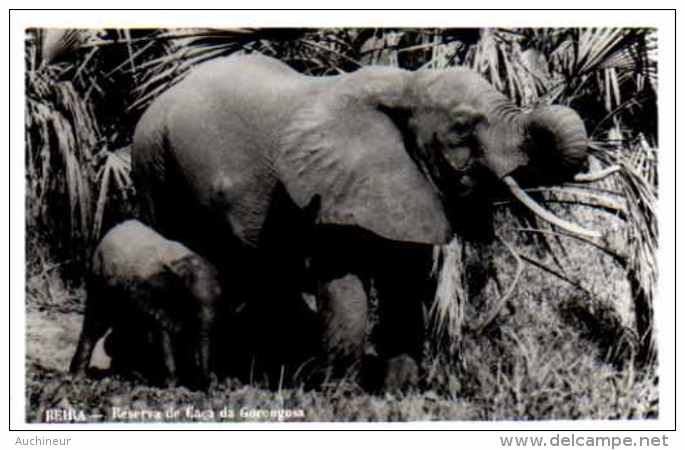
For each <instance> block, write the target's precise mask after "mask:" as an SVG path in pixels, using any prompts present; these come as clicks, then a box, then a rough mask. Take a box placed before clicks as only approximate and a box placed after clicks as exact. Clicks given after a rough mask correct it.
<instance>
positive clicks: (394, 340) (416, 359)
mask: <svg viewBox="0 0 685 450" xmlns="http://www.w3.org/2000/svg"><path fill="white" fill-rule="evenodd" d="M430 264H431V253H430V250H429V249H418V250H417V251H402V252H390V255H388V258H383V261H381V262H379V264H378V266H377V270H376V272H375V276H374V281H375V287H376V291H377V294H378V301H379V305H378V306H379V323H378V326H377V333H376V335H377V350H378V353H379V356H380V358H381V360H382V361H383V362H384V369H385V372H384V374H383V376H382V377H383V378H382V379H383V381H382V383H383V386H384V388H385V389H386V390H402V389H406V388H411V387H414V386H416V385H417V384H418V380H419V366H420V363H421V359H422V355H423V347H424V337H425V321H424V314H423V302H424V301H425V300H426V299H428V298H430V296H431V295H432V292H433V288H434V282H432V281H431V280H430V277H429V273H430Z"/></svg>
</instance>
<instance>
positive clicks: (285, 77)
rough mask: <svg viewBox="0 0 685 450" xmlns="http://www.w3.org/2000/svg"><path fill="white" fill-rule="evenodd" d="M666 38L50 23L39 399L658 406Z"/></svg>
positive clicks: (330, 415) (34, 287) (269, 408)
mask: <svg viewBox="0 0 685 450" xmlns="http://www.w3.org/2000/svg"><path fill="white" fill-rule="evenodd" d="M659 44H660V41H659V33H658V30H657V29H656V28H652V27H616V26H606V27H573V26H569V27H536V28H534V27H516V26H512V27H499V26H493V27H486V26H481V25H478V26H473V27H389V26H383V27H375V28H374V27H353V26H347V27H271V26H264V27H253V26H249V27H226V28H220V27H214V26H212V27H196V26H192V27H190V26H189V27H171V28H150V27H148V28H140V27H124V28H57V27H28V28H26V29H25V30H24V61H25V71H24V83H25V86H24V88H25V91H24V93H25V95H24V97H23V98H24V102H25V104H24V130H25V131H24V133H25V134H24V137H23V139H24V153H25V157H24V158H25V159H24V161H25V167H24V170H25V172H24V178H25V185H24V188H25V190H24V202H25V249H26V250H25V288H24V302H23V304H21V303H20V302H14V303H13V306H12V307H13V308H18V309H22V307H23V309H24V311H23V312H24V313H25V330H24V336H25V355H24V361H25V379H24V386H25V389H24V391H23V392H21V394H22V395H23V396H24V399H25V417H24V420H25V422H26V423H28V424H36V425H45V424H51V425H53V424H60V425H64V424H70V425H73V424H76V425H82V424H84V425H85V424H100V425H109V424H119V425H121V424H125V425H129V424H165V423H191V424H198V423H200V424H214V425H216V424H224V425H226V423H238V422H247V423H252V424H254V423H258V424H264V425H268V424H271V423H278V424H283V423H302V422H304V423H321V422H323V423H349V422H353V423H389V422H392V423H395V422H398V423H431V422H488V423H494V424H497V423H500V422H507V423H510V422H511V421H520V422H539V423H549V422H550V421H578V422H582V423H586V422H588V421H634V422H650V421H656V420H658V419H659V418H660V412H661V410H660V384H659V380H660V375H661V374H660V364H659V360H660V358H659V352H660V349H661V345H660V344H661V342H660V340H659V338H658V335H659V333H658V331H659V328H660V326H661V324H660V323H658V322H657V321H656V320H655V317H656V315H655V309H658V308H659V307H660V306H659V305H662V306H661V308H664V306H663V305H670V303H668V302H670V301H671V300H670V299H663V298H660V296H659V294H660V292H661V293H663V292H664V291H661V290H659V289H657V286H658V284H659V273H660V271H661V269H662V267H660V266H659V264H658V262H657V261H658V258H657V252H658V251H659V238H660V225H661V223H659V222H658V216H659V215H658V212H657V204H658V200H659V198H660V190H659V186H660V175H661V173H660V172H659V171H658V162H659V160H660V155H659V148H660V147H659V140H660V136H659V122H660V120H661V111H660V110H659V108H658V104H659V103H660V99H659V98H658V92H659V75H660V71H659V70H658V69H659V67H660V66H659V65H658V61H659V60H660V57H661V56H660V54H659V48H660V47H659ZM15 150H17V149H15ZM666 151H668V152H673V151H674V149H673V148H670V149H667V150H666ZM15 300H18V299H15ZM658 302H662V303H658Z"/></svg>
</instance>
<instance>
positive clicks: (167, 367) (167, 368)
mask: <svg viewBox="0 0 685 450" xmlns="http://www.w3.org/2000/svg"><path fill="white" fill-rule="evenodd" d="M159 339H160V347H161V351H162V362H163V364H164V376H163V384H164V385H165V386H168V387H175V386H176V385H177V384H178V376H177V374H176V357H175V355H174V346H173V344H172V342H171V335H170V334H169V331H168V330H165V329H162V330H161V331H160V335H159Z"/></svg>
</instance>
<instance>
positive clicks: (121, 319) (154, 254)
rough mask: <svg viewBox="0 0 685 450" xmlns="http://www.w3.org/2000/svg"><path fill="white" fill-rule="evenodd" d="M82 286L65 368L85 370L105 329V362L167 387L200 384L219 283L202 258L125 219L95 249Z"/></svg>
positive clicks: (206, 373) (206, 369)
mask: <svg viewBox="0 0 685 450" xmlns="http://www.w3.org/2000/svg"><path fill="white" fill-rule="evenodd" d="M87 288H88V298H87V302H86V313H85V318H84V322H83V329H82V331H81V337H80V339H79V343H78V347H77V349H76V352H75V354H74V357H73V359H72V362H71V366H70V371H71V372H72V373H76V374H84V373H86V371H87V369H88V365H89V362H90V358H91V354H92V351H93V347H94V345H95V343H96V342H97V341H98V340H99V339H100V338H102V337H103V336H104V335H105V333H106V332H107V330H108V329H110V328H111V329H112V333H111V335H110V336H108V341H107V342H106V348H107V350H108V353H110V356H112V365H113V367H116V366H118V367H119V368H120V369H123V368H124V367H125V369H126V370H135V371H137V372H139V373H141V374H143V375H145V376H146V377H148V378H150V379H151V380H150V381H153V382H159V383H161V384H164V385H167V386H174V385H176V384H178V383H179V382H181V383H183V384H187V385H189V386H191V387H198V388H204V387H206V386H207V384H208V382H209V377H210V372H211V371H212V361H211V359H212V339H213V336H212V334H213V331H214V330H213V328H214V322H215V319H216V316H217V311H216V308H217V305H218V300H219V298H220V296H221V287H220V284H219V280H218V273H217V271H216V269H215V268H214V266H213V265H212V264H210V263H209V262H208V261H207V260H206V259H204V258H202V257H200V256H199V255H197V254H195V253H194V252H192V251H191V250H189V249H188V248H187V247H185V246H184V245H182V244H180V243H178V242H174V241H170V240H167V239H165V238H164V237H163V236H161V235H160V234H158V233H157V232H155V231H154V230H152V229H150V228H149V227H147V226H145V225H143V224H142V223H141V222H138V221H136V220H129V221H126V222H124V223H122V224H119V225H117V226H116V227H114V228H113V229H111V230H110V231H109V232H108V233H107V234H106V235H105V237H104V238H103V239H102V241H101V242H100V244H99V245H98V246H97V248H96V249H95V252H94V254H93V260H92V268H91V273H90V277H89V279H88V286H87Z"/></svg>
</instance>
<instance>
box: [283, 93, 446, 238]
mask: <svg viewBox="0 0 685 450" xmlns="http://www.w3.org/2000/svg"><path fill="white" fill-rule="evenodd" d="M291 123H292V124H293V125H292V126H291V127H290V129H289V130H288V133H287V136H286V145H285V148H284V149H283V151H282V152H280V154H279V155H278V157H277V158H276V161H275V169H276V171H277V175H278V177H279V179H280V180H282V182H283V184H284V185H285V187H286V189H287V191H288V193H289V195H290V196H291V198H292V199H293V200H294V201H295V203H296V204H297V205H298V206H299V207H300V208H304V207H305V206H306V205H308V204H309V203H310V201H311V200H312V199H313V198H314V196H316V195H318V196H319V197H320V199H321V200H320V207H319V212H318V222H319V223H320V224H332V225H350V226H358V227H361V228H363V229H366V230H369V231H371V232H373V233H375V234H377V235H379V236H382V237H384V238H387V239H393V240H398V241H407V242H418V243H426V244H444V243H446V242H447V240H448V239H449V237H450V236H451V234H452V230H451V228H450V224H449V222H448V220H447V216H446V213H445V210H444V208H443V205H442V203H441V200H440V198H439V195H438V192H437V190H436V189H435V187H434V186H433V185H432V183H431V181H429V179H428V178H427V177H426V176H424V174H423V173H422V171H421V170H420V169H419V167H418V166H417V163H416V162H415V160H414V159H412V157H411V156H410V155H409V153H408V152H407V148H406V147H405V141H404V135H403V133H402V132H401V131H400V129H399V128H398V126H397V125H396V124H395V123H394V122H393V120H392V119H391V118H390V117H389V115H388V114H386V113H385V112H383V111H382V110H380V109H379V108H378V107H377V106H376V105H372V104H368V103H365V102H363V101H360V99H359V98H355V97H354V95H349V93H348V94H347V95H343V94H342V93H332V94H331V95H329V96H327V97H323V98H319V99H318V101H317V102H316V103H315V104H314V105H312V106H310V107H308V108H305V109H304V110H301V111H299V112H297V113H296V116H295V118H294V119H293V120H292V122H291Z"/></svg>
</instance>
